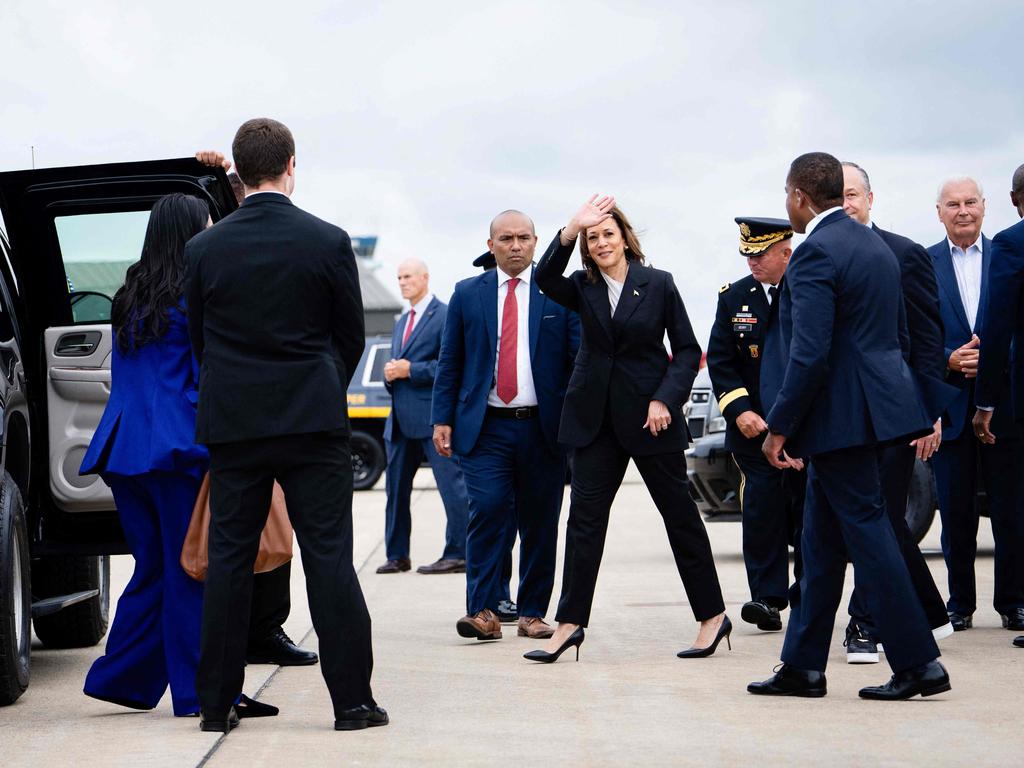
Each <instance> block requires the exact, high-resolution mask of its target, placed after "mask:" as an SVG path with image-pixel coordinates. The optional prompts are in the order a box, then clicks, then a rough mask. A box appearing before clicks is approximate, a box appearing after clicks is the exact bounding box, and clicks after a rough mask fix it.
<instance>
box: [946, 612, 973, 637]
mask: <svg viewBox="0 0 1024 768" xmlns="http://www.w3.org/2000/svg"><path fill="white" fill-rule="evenodd" d="M949 623H950V624H952V625H953V631H954V632H963V631H964V630H965V629H970V628H971V627H973V626H974V621H973V620H972V618H971V614H966V615H964V614H962V613H957V612H955V611H950V612H949Z"/></svg>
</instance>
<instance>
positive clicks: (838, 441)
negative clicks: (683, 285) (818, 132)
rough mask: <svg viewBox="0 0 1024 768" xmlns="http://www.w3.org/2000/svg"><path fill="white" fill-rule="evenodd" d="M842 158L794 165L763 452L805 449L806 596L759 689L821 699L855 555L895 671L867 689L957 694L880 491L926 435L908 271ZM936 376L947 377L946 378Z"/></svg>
mask: <svg viewBox="0 0 1024 768" xmlns="http://www.w3.org/2000/svg"><path fill="white" fill-rule="evenodd" d="M842 202H843V168H842V166H841V165H840V164H839V161H838V160H836V159H835V158H834V157H832V156H831V155H827V154H825V153H821V152H815V153H811V154H807V155H802V156H800V157H798V158H797V159H796V160H794V161H793V164H792V165H791V166H790V170H789V175H788V177H787V179H786V211H787V212H788V213H789V219H790V221H791V222H792V224H793V229H794V230H795V231H796V232H805V233H806V234H807V237H806V239H805V240H804V242H803V243H801V245H800V246H799V247H798V248H797V249H796V252H795V253H794V254H793V258H792V260H791V261H790V265H789V268H788V270H787V274H786V282H785V285H784V289H783V293H782V296H781V298H780V306H779V322H780V324H781V331H782V334H783V337H784V338H785V340H786V342H787V343H786V349H788V350H789V361H788V365H787V367H786V371H785V375H784V378H783V381H782V387H781V389H780V390H779V394H778V397H777V398H776V399H775V404H774V405H773V407H772V409H771V411H770V412H769V414H768V419H767V421H768V431H769V434H768V437H767V438H766V439H765V441H764V454H765V457H766V458H767V459H768V461H769V462H771V464H772V465H773V466H775V467H777V468H779V469H783V468H786V467H789V466H792V461H793V460H792V459H791V458H790V456H806V457H808V458H809V462H810V465H809V468H808V472H807V497H806V500H805V502H804V529H803V539H802V555H803V576H802V578H801V581H800V601H799V604H798V607H797V609H796V610H795V611H794V615H793V616H792V617H791V618H790V622H789V627H788V628H787V630H786V641H785V644H784V646H783V649H782V662H783V663H782V666H781V667H780V668H779V670H778V672H777V673H776V674H775V675H774V676H773V677H772V678H771V679H769V680H766V681H764V682H760V683H751V684H750V685H748V686H747V690H748V691H749V692H750V693H754V694H760V695H774V696H808V697H818V696H824V695H825V693H826V682H825V666H826V663H827V660H828V647H829V641H830V638H831V636H832V628H833V625H834V622H835V613H836V608H837V607H838V605H839V600H840V599H841V596H842V590H843V580H844V577H845V574H846V561H847V558H849V559H850V560H852V561H853V565H854V569H855V572H856V578H857V582H858V583H859V584H860V586H861V587H862V588H863V589H864V596H865V599H866V601H867V605H868V610H869V612H870V615H871V616H872V617H873V618H874V620H875V622H876V623H877V624H878V628H879V634H880V635H881V637H882V638H883V640H884V642H885V650H886V659H887V661H888V662H889V665H890V666H891V667H892V669H893V673H894V674H893V676H892V678H891V679H890V680H889V682H888V683H886V684H885V685H881V686H872V687H868V688H863V689H861V691H860V695H861V697H862V698H869V699H887V700H892V699H906V698H910V697H912V696H916V695H918V694H920V695H925V696H930V695H933V694H936V693H941V692H943V691H948V690H949V688H950V685H949V675H948V674H947V673H946V670H945V669H944V668H943V666H942V665H941V664H940V663H939V662H938V661H937V658H938V655H939V650H938V647H937V646H936V645H935V640H934V639H933V638H932V635H931V633H930V632H929V631H928V622H927V620H926V619H925V615H924V611H923V610H922V609H921V604H920V602H919V601H918V600H917V597H916V595H915V594H914V588H913V585H912V583H911V581H910V576H909V575H908V573H907V568H906V565H904V563H903V558H902V556H901V555H900V549H899V545H898V543H897V541H896V535H895V534H894V533H893V529H892V525H891V524H890V522H889V520H888V517H887V516H886V512H885V501H884V499H883V497H882V492H881V481H880V468H879V460H880V455H879V454H880V450H879V449H880V447H881V446H883V445H885V444H887V443H890V442H896V441H909V440H911V439H913V438H917V437H923V436H924V435H927V434H931V432H932V425H933V423H934V421H935V417H934V416H932V415H930V414H929V413H928V409H927V408H926V407H925V405H924V403H923V402H922V400H921V397H920V396H919V394H918V390H917V386H916V383H915V380H914V377H913V375H912V374H911V371H910V368H909V367H908V366H907V364H906V362H905V360H904V356H903V355H904V352H903V349H902V346H901V341H903V340H905V335H906V319H905V317H904V311H903V298H902V292H901V290H900V287H899V280H900V269H899V264H898V263H897V262H896V257H895V256H894V255H893V253H892V251H891V250H890V249H889V247H888V246H887V245H885V243H884V242H883V241H882V240H881V238H879V236H878V235H876V234H875V233H874V232H872V231H871V230H869V229H868V228H867V227H863V226H861V225H860V224H858V223H857V222H855V221H853V220H852V219H851V218H850V217H849V216H847V215H846V214H845V213H844V212H843V210H842V208H841V206H842ZM940 386H941V385H940Z"/></svg>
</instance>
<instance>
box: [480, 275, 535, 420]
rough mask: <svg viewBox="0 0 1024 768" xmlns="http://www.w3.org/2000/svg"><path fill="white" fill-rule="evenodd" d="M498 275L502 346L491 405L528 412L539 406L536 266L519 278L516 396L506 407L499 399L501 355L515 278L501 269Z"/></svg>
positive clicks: (499, 329)
mask: <svg viewBox="0 0 1024 768" xmlns="http://www.w3.org/2000/svg"><path fill="white" fill-rule="evenodd" d="M496 271H497V275H498V346H497V349H496V350H495V354H494V380H493V381H492V382H491V391H490V392H489V393H488V394H487V404H488V405H493V406H495V407H496V408H525V407H528V406H531V405H536V404H537V390H536V388H534V386H533V367H532V366H531V365H530V281H531V280H533V265H532V264H531V265H530V267H529V268H527V269H524V270H523V271H522V272H520V273H519V274H518V275H516V277H518V278H519V283H518V284H517V285H516V305H517V312H518V314H517V315H516V317H517V319H518V320H519V328H518V333H517V336H516V396H515V397H513V398H512V401H511V402H508V403H506V402H505V401H504V400H502V399H501V398H500V397H498V355H500V354H501V332H502V327H501V325H502V323H501V316H502V314H503V312H504V309H505V297H506V296H507V295H508V281H509V280H511V279H512V278H511V277H509V276H508V275H506V274H505V273H504V272H502V271H501V267H498V268H497V270H496Z"/></svg>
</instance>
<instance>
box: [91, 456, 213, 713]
mask: <svg viewBox="0 0 1024 768" xmlns="http://www.w3.org/2000/svg"><path fill="white" fill-rule="evenodd" d="M103 479H104V480H105V481H106V482H107V484H108V485H109V486H110V489H111V490H112V491H113V493H114V501H115V502H116V504H117V512H118V516H119V517H120V518H121V527H122V528H123V529H124V534H125V538H126V539H127V541H128V546H129V547H130V548H131V551H132V556H133V557H134V558H135V572H134V573H133V574H132V578H131V580H130V581H129V582H128V586H127V587H125V590H124V593H123V594H122V595H121V597H120V599H119V600H118V601H117V609H116V612H115V613H114V622H113V625H112V626H111V628H110V634H109V636H108V637H107V648H106V652H105V653H104V654H103V655H102V656H100V657H99V658H98V659H96V661H95V662H94V663H93V665H92V668H91V669H90V670H89V674H88V675H87V676H86V678H85V692H86V693H87V694H89V695H91V696H95V697H97V698H102V699H106V700H110V701H115V702H117V703H121V704H126V705H128V706H136V707H139V708H146V709H150V708H152V707H155V706H156V705H157V703H158V702H159V701H160V698H161V697H162V696H163V694H164V691H165V690H166V689H167V686H168V685H170V687H171V699H172V701H173V704H174V714H175V715H179V716H180V715H189V714H192V713H194V712H198V711H199V699H198V697H197V696H196V686H195V679H196V667H197V666H198V664H199V625H200V617H201V616H202V607H203V585H202V584H200V583H199V582H198V581H193V580H192V579H191V578H190V577H189V576H188V575H187V574H186V573H185V571H183V570H182V568H181V564H180V559H181V546H182V544H183V543H184V541H185V532H186V531H187V530H188V524H189V520H190V519H191V517H192V508H193V506H194V505H195V501H196V495H197V494H198V492H199V484H200V480H199V478H198V477H195V476H193V475H190V474H185V473H171V472H150V473H148V474H145V475H135V476H124V475H113V474H105V475H104V477H103Z"/></svg>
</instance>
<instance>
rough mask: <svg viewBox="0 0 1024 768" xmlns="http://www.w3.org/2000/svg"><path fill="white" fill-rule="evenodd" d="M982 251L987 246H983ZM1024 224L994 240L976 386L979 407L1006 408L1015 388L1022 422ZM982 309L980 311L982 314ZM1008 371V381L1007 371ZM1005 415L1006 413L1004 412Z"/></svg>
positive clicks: (1015, 403)
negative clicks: (1009, 391)
mask: <svg viewBox="0 0 1024 768" xmlns="http://www.w3.org/2000/svg"><path fill="white" fill-rule="evenodd" d="M982 247H983V248H984V246H982ZM1022 293H1024V221H1020V222H1018V223H1016V224H1014V225H1013V226H1012V227H1010V228H1009V229H1004V230H1003V231H1002V232H1000V233H999V234H998V235H996V236H995V237H994V238H992V259H991V261H990V266H989V289H988V294H987V296H986V298H985V301H986V304H985V307H984V312H983V315H984V324H983V325H982V328H981V333H979V334H978V336H980V337H981V358H980V362H979V367H978V379H977V383H976V384H975V401H976V402H977V404H978V405H986V406H994V407H995V408H996V413H995V414H993V416H992V418H993V420H994V419H995V418H996V417H997V415H998V413H999V408H1000V407H1005V405H1006V400H1007V392H1006V388H1007V383H1010V384H1011V386H1012V389H1011V393H1012V394H1011V402H1012V408H1013V415H1014V417H1015V418H1016V419H1017V421H1020V420H1022V419H1024V355H1022V354H1021V353H1020V349H1021V344H1024V295H1022ZM979 311H980V310H979ZM1007 371H1009V374H1010V376H1009V382H1008V381H1007V376H1006V373H1007ZM1004 415H1005V414H1004Z"/></svg>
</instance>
